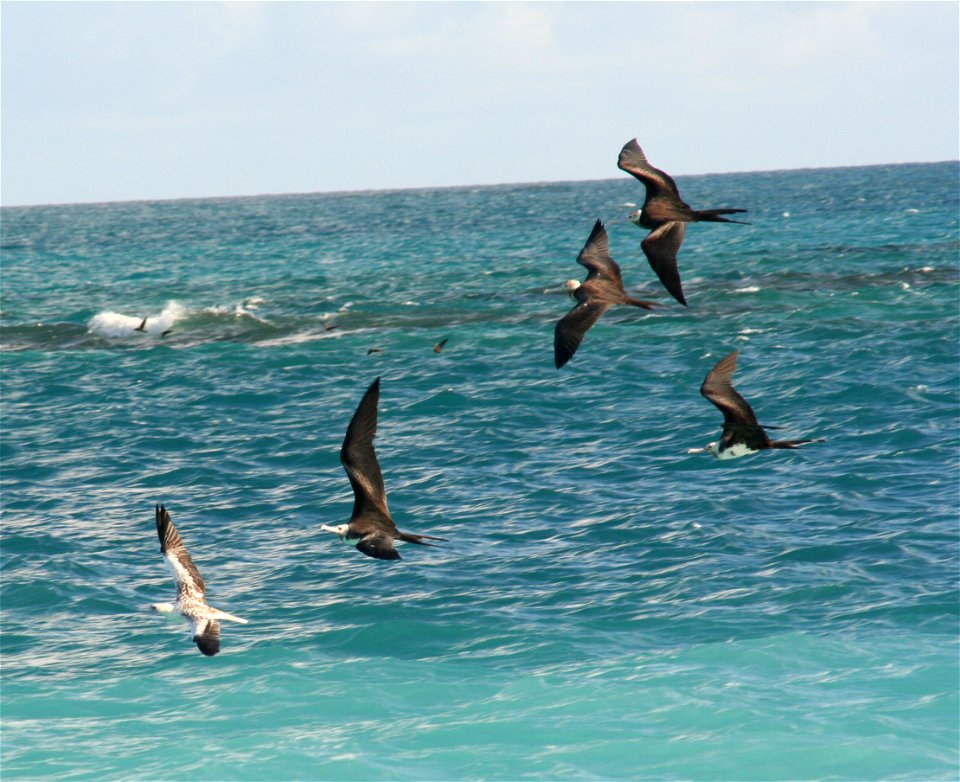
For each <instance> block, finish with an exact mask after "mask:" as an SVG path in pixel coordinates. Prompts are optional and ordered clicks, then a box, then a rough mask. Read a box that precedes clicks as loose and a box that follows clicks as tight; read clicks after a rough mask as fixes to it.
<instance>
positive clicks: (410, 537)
mask: <svg viewBox="0 0 960 782" xmlns="http://www.w3.org/2000/svg"><path fill="white" fill-rule="evenodd" d="M400 540H402V541H405V542H406V543H416V544H417V545H418V546H433V545H435V544H433V543H427V541H428V540H442V541H443V542H444V543H446V542H447V539H446V538H438V537H435V536H434V535H414V534H412V533H410V532H401V533H400Z"/></svg>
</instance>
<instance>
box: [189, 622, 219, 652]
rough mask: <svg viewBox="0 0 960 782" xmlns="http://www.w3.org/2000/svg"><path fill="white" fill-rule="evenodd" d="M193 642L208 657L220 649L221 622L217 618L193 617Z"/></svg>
mask: <svg viewBox="0 0 960 782" xmlns="http://www.w3.org/2000/svg"><path fill="white" fill-rule="evenodd" d="M190 629H191V631H192V632H193V642H194V643H195V644H196V645H197V648H198V649H199V650H200V651H201V652H203V653H204V654H205V655H207V657H213V655H215V654H216V653H217V652H219V651H220V623H219V622H218V621H217V620H216V619H191V620H190Z"/></svg>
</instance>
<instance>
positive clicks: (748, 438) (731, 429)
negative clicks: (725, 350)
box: [687, 350, 823, 459]
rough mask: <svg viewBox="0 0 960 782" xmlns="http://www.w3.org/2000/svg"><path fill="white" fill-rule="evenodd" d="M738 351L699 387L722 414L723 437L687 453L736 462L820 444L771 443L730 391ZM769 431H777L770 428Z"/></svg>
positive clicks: (749, 410)
mask: <svg viewBox="0 0 960 782" xmlns="http://www.w3.org/2000/svg"><path fill="white" fill-rule="evenodd" d="M739 353H740V351H739V350H735V351H733V353H731V354H729V355H728V356H724V357H723V358H722V359H720V361H719V362H717V365H716V366H715V367H714V368H713V369H711V370H710V371H709V372H708V373H707V376H706V377H705V378H704V380H703V384H702V385H701V386H700V393H701V394H702V395H703V396H704V397H705V398H706V399H709V400H710V401H711V402H713V404H715V405H716V406H717V407H718V408H719V409H720V412H722V413H723V436H722V437H721V438H720V442H718V443H707V446H706V448H691V449H689V450H688V451H687V453H709V454H712V455H713V456H716V457H717V458H718V459H736V458H738V457H740V456H749V455H750V454H752V453H756V452H757V451H763V450H766V449H767V448H791V449H792V448H799V447H800V446H801V445H803V444H804V443H822V442H823V440H771V439H770V438H769V437H768V436H767V433H766V432H765V431H764V430H763V427H762V426H760V424H758V423H757V416H756V415H754V412H753V409H752V408H751V407H750V405H749V404H748V403H747V400H746V399H744V398H743V397H742V396H740V394H739V393H737V390H736V389H735V388H734V387H733V373H734V372H735V371H736V369H737V355H738V354H739ZM770 428H771V429H773V428H776V427H770Z"/></svg>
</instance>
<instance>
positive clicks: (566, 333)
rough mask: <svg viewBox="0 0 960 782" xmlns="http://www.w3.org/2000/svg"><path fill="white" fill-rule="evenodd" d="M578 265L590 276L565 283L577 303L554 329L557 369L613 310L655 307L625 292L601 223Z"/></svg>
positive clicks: (591, 237)
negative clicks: (623, 307)
mask: <svg viewBox="0 0 960 782" xmlns="http://www.w3.org/2000/svg"><path fill="white" fill-rule="evenodd" d="M577 263H579V264H580V265H581V266H585V267H586V268H587V270H588V271H589V273H588V274H587V279H586V280H584V281H583V282H582V283H581V282H580V281H579V280H567V282H566V284H565V285H566V288H567V291H569V293H570V295H571V296H572V297H573V298H575V299H576V300H577V304H576V305H574V307H573V309H572V310H570V312H568V313H567V314H566V315H564V316H563V317H562V318H561V319H560V320H559V321H558V322H557V326H556V329H555V330H554V334H553V360H554V363H555V364H556V366H557V369H560V367H562V366H563V365H564V364H566V363H567V362H568V361H569V360H570V359H571V358H572V357H573V354H574V353H576V352H577V348H578V347H579V346H580V343H581V342H582V341H583V337H584V335H585V334H586V333H587V331H588V330H589V329H590V327H591V326H592V325H593V324H594V323H596V322H597V321H598V320H600V317H601V316H602V315H603V313H605V312H606V311H607V310H608V309H610V308H611V307H613V306H615V305H617V304H628V305H630V306H632V307H642V308H643V309H645V310H649V309H653V307H655V306H656V304H655V303H654V302H652V301H640V300H638V299H634V298H631V297H630V296H628V295H627V294H626V291H624V289H623V279H622V278H621V276H620V267H619V266H618V265H617V262H616V261H615V260H613V258H611V257H610V249H609V241H608V239H607V231H606V229H605V228H604V227H603V223H602V222H601V221H600V220H597V222H596V224H595V225H594V226H593V230H592V231H591V232H590V237H589V238H588V239H587V243H586V244H585V245H584V246H583V249H582V250H581V251H580V254H579V255H578V256H577Z"/></svg>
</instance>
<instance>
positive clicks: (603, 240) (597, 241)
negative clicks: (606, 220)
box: [577, 220, 623, 287]
mask: <svg viewBox="0 0 960 782" xmlns="http://www.w3.org/2000/svg"><path fill="white" fill-rule="evenodd" d="M577 263H579V264H580V265H581V266H585V267H586V268H587V270H588V271H589V272H590V273H589V274H588V275H587V279H588V280H592V279H594V278H600V279H606V280H611V281H612V282H614V283H616V284H617V285H619V286H620V287H623V280H622V278H621V276H620V266H619V265H618V264H617V262H616V261H615V260H613V258H611V257H610V241H609V239H608V238H607V229H606V228H604V227H603V223H602V222H601V221H600V220H597V222H596V223H595V224H594V226H593V230H592V231H591V232H590V236H589V237H588V238H587V242H586V244H584V245H583V249H582V250H581V251H580V254H579V255H578V256H577Z"/></svg>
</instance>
